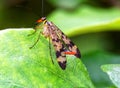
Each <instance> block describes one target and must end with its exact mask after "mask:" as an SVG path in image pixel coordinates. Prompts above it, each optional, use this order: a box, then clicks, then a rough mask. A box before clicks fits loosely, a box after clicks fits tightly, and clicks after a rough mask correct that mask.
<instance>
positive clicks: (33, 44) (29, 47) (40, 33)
mask: <svg viewBox="0 0 120 88" xmlns="http://www.w3.org/2000/svg"><path fill="white" fill-rule="evenodd" d="M40 35H41V31H40V32H39V35H38V38H37V40H36V42H35V43H34V44H33V45H32V46H31V47H29V48H30V49H32V48H33V47H34V46H35V45H36V44H37V42H38V41H39V39H40Z"/></svg>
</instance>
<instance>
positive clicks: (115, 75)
mask: <svg viewBox="0 0 120 88" xmlns="http://www.w3.org/2000/svg"><path fill="white" fill-rule="evenodd" d="M101 68H102V70H103V71H104V72H106V73H107V74H108V75H109V78H110V79H111V80H112V82H113V83H114V84H115V85H116V87H117V88H120V64H108V65H102V67H101Z"/></svg>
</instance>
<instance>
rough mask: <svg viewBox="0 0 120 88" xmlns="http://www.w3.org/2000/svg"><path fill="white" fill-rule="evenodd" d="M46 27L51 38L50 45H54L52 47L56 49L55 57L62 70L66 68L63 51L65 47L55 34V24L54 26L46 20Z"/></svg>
mask: <svg viewBox="0 0 120 88" xmlns="http://www.w3.org/2000/svg"><path fill="white" fill-rule="evenodd" d="M47 29H48V30H49V33H50V35H49V37H50V39H51V42H52V45H53V46H54V49H55V51H56V57H57V61H58V64H59V66H60V67H61V68H62V69H63V70H64V69H65V68H66V62H67V61H66V54H65V53H64V52H65V51H66V50H65V47H64V44H63V43H62V41H61V39H60V38H59V36H58V35H57V34H56V32H55V30H56V26H54V25H53V24H52V23H51V22H47Z"/></svg>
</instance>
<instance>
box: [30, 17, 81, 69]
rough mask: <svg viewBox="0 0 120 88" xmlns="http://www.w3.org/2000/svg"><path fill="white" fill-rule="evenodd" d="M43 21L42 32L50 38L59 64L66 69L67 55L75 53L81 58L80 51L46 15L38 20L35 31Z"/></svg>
mask: <svg viewBox="0 0 120 88" xmlns="http://www.w3.org/2000/svg"><path fill="white" fill-rule="evenodd" d="M41 22H43V30H42V32H41V34H42V35H43V36H44V37H46V38H49V39H50V42H51V43H52V45H53V47H54V49H55V53H56V58H57V62H58V64H59V66H60V67H61V68H62V69H63V70H64V69H65V68H66V63H67V60H66V55H74V56H76V57H77V58H80V57H81V54H80V51H79V49H78V48H77V46H76V45H75V44H74V43H73V42H72V41H71V40H70V39H69V38H68V37H67V36H66V35H65V34H64V33H63V32H62V31H61V30H60V29H59V28H58V27H57V26H56V25H55V24H54V23H52V22H50V21H47V20H46V17H42V18H40V19H39V20H37V22H36V25H35V28H34V29H35V31H36V30H37V27H38V26H39V24H41ZM38 40H39V38H38ZM38 40H37V41H36V42H35V44H36V43H37V42H38ZM35 44H34V45H35ZM34 45H33V46H34ZM33 46H32V47H33ZM32 47H31V48H32Z"/></svg>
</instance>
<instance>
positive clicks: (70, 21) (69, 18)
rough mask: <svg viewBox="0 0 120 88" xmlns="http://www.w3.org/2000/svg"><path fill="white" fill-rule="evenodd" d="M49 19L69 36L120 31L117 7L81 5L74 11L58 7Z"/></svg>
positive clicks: (119, 13)
mask: <svg viewBox="0 0 120 88" xmlns="http://www.w3.org/2000/svg"><path fill="white" fill-rule="evenodd" d="M58 18H59V19H58ZM49 19H50V21H53V22H54V23H55V24H56V25H58V27H60V28H61V30H64V32H65V33H66V34H68V35H69V36H75V35H79V34H85V33H91V32H101V31H116V30H118V31H120V25H119V24H120V11H119V9H117V8H110V9H100V8H92V7H88V6H81V7H80V8H78V9H77V10H76V11H74V12H73V11H72V12H67V11H64V10H61V9H57V10H56V11H54V12H53V13H52V14H51V15H49Z"/></svg>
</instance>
